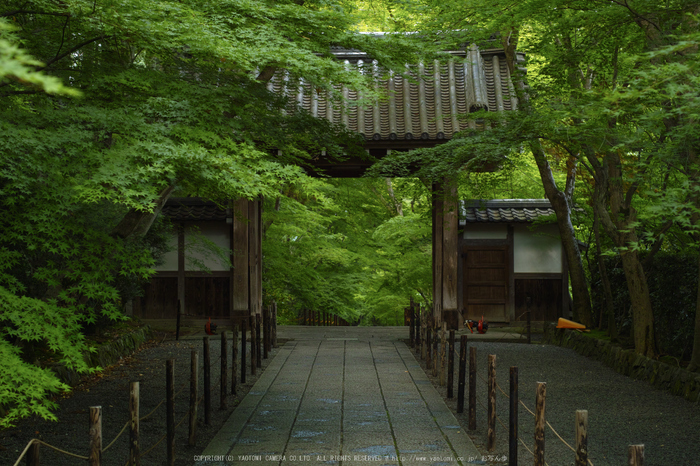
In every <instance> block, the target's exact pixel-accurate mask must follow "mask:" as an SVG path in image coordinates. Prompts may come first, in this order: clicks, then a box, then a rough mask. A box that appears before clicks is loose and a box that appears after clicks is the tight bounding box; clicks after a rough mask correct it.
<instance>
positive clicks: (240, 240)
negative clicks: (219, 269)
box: [231, 199, 250, 323]
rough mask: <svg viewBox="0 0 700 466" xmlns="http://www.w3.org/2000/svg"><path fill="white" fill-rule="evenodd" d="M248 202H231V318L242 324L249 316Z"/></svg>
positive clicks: (240, 200) (239, 200) (242, 200)
mask: <svg viewBox="0 0 700 466" xmlns="http://www.w3.org/2000/svg"><path fill="white" fill-rule="evenodd" d="M248 249H249V248H248V200H247V199H237V200H236V201H234V202H233V227H232V236H231V250H232V251H233V260H232V261H231V263H232V265H233V272H232V274H231V306H232V309H231V317H232V318H233V319H234V320H235V321H237V322H238V321H240V322H241V323H243V322H244V320H245V319H247V318H248V316H249V315H250V312H249V308H248V304H249V303H248V292H249V286H248V276H249V269H248Z"/></svg>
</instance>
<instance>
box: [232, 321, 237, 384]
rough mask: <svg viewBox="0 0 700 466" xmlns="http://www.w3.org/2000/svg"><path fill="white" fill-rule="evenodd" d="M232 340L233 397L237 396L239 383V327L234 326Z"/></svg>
mask: <svg viewBox="0 0 700 466" xmlns="http://www.w3.org/2000/svg"><path fill="white" fill-rule="evenodd" d="M231 340H232V342H231V346H232V348H231V395H235V394H236V389H237V387H236V385H237V383H238V380H237V377H238V325H234V326H233V337H232V338H231Z"/></svg>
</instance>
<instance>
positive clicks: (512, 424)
mask: <svg viewBox="0 0 700 466" xmlns="http://www.w3.org/2000/svg"><path fill="white" fill-rule="evenodd" d="M509 401H510V418H509V422H508V466H518V368H517V367H515V366H513V367H511V368H510V399H509Z"/></svg>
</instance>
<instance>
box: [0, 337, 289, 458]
mask: <svg viewBox="0 0 700 466" xmlns="http://www.w3.org/2000/svg"><path fill="white" fill-rule="evenodd" d="M162 335H163V334H162V333H161V336H160V337H159V338H158V340H157V341H153V340H152V341H150V342H148V343H147V344H146V345H144V346H142V348H141V349H140V350H139V351H138V352H136V353H135V354H134V355H132V356H131V357H129V358H125V359H123V360H122V362H121V363H120V364H117V365H115V366H112V367H110V368H109V369H108V370H106V371H104V372H103V373H102V374H101V375H99V376H97V377H94V378H92V379H91V380H89V381H86V382H85V383H83V384H81V385H80V386H78V387H76V388H75V390H74V391H73V392H72V394H71V395H70V396H68V397H65V398H63V399H60V400H58V403H59V409H58V410H57V411H56V414H57V416H58V417H59V421H58V422H49V421H44V420H43V419H41V418H36V417H35V418H28V419H24V420H23V421H21V422H20V423H19V424H18V425H17V426H16V427H15V428H12V429H7V430H4V431H0V465H13V464H14V462H15V461H16V459H17V458H18V456H19V454H20V453H21V451H22V450H23V449H24V447H25V446H26V444H27V442H28V441H29V440H30V439H31V438H39V439H41V440H43V441H45V442H47V443H49V444H51V445H55V446H57V447H59V448H61V449H64V450H66V451H70V452H72V453H76V454H79V455H87V451H88V445H89V438H88V412H89V407H90V406H102V438H103V446H105V447H106V446H107V445H108V444H109V443H110V442H112V440H113V439H114V438H115V437H116V435H117V434H118V433H119V431H120V430H121V429H122V427H123V426H124V424H125V423H126V422H127V421H128V419H129V383H130V382H131V381H136V380H139V381H140V382H141V383H140V404H141V406H140V414H141V416H142V417H143V416H145V415H146V414H148V413H150V412H151V411H152V410H153V409H154V408H155V407H156V406H157V405H158V403H160V401H161V400H164V399H165V361H166V360H167V359H170V358H175V387H176V396H175V422H176V423H177V422H179V421H180V420H181V419H183V417H184V421H183V422H182V424H181V425H180V426H179V427H178V428H177V429H176V437H175V445H176V446H175V457H176V463H175V464H176V465H178V466H188V465H192V464H194V456H195V455H197V454H199V453H200V452H201V451H202V450H203V449H204V447H206V445H207V444H208V443H209V441H210V440H211V439H212V438H213V437H214V435H215V434H216V433H217V432H218V430H219V429H220V428H221V426H222V425H223V423H224V422H225V421H226V420H227V419H228V418H229V416H230V415H231V413H232V412H233V410H234V408H235V406H237V405H238V403H239V402H240V400H241V399H242V398H243V396H245V394H246V393H248V391H249V390H250V388H251V387H252V386H253V384H254V383H255V381H256V380H257V378H258V377H259V376H260V374H261V373H262V370H260V369H258V370H257V376H256V377H253V376H251V375H250V369H248V371H247V376H246V383H245V384H240V378H239V385H238V390H237V394H236V395H235V396H234V395H229V396H228V398H227V399H228V409H226V410H220V409H219V407H220V385H219V383H220V377H219V374H220V365H221V362H220V354H221V343H220V339H219V337H216V336H212V337H211V340H210V351H211V359H212V363H211V385H212V397H211V400H212V403H211V405H212V409H211V423H210V425H209V426H206V425H204V407H203V403H202V404H200V407H199V410H198V414H199V416H198V417H199V422H198V426H197V445H196V446H194V447H189V446H187V440H188V423H189V421H188V418H187V416H186V413H187V411H188V409H189V379H190V358H191V351H192V350H193V349H196V350H198V352H199V361H200V368H201V365H202V357H203V356H202V354H203V352H202V345H203V343H202V340H201V339H197V340H184V341H182V340H181V341H180V342H175V341H167V340H166V341H165V342H163V343H160V339H161V338H163V336H162ZM230 335H231V334H230V333H229V337H230ZM279 343H280V345H281V344H283V343H284V342H282V341H280V342H279ZM229 348H230V338H229ZM276 351H277V350H274V349H273V352H272V353H271V354H270V357H269V358H268V359H263V369H264V368H265V366H267V364H268V363H269V361H271V360H272V358H273V357H274V355H275V354H276ZM239 354H240V353H239ZM249 356H250V349H249V350H248V358H249ZM228 365H229V378H230V370H231V353H230V349H229V355H228ZM239 377H240V374H239ZM203 379H204V378H203V376H202V370H201V369H200V377H199V381H200V394H201V393H202V390H203V386H204V380H203ZM230 388H231V383H230V380H229V382H228V389H229V391H230ZM180 389H182V391H180V392H179V393H178V390H180ZM165 418H166V415H165V403H163V405H161V406H160V407H159V408H158V410H157V411H156V412H155V413H154V414H153V415H152V416H150V417H148V418H147V419H145V420H142V421H141V430H140V443H141V451H142V452H145V450H146V449H148V448H150V447H151V446H152V445H154V444H155V443H156V442H157V441H158V439H160V438H161V436H163V435H164V434H165V432H166V426H165ZM128 442H129V432H128V429H126V430H125V431H124V433H123V434H122V435H121V437H120V438H119V439H118V440H117V441H116V443H114V445H113V446H112V447H110V448H109V449H108V450H107V451H105V452H104V453H103V455H102V464H103V465H105V466H124V465H125V464H126V461H127V458H128V453H129V450H128ZM165 463H166V450H165V441H162V442H161V443H160V444H159V445H158V446H157V447H155V448H154V449H153V450H152V451H151V452H149V453H148V454H147V455H146V456H144V457H143V459H142V462H141V464H143V465H161V464H165ZM21 464H25V463H24V461H22V463H21ZM41 464H42V465H51V466H64V465H65V466H67V465H83V464H86V461H85V460H81V459H78V458H71V457H68V456H65V455H63V454H60V453H57V452H54V451H53V450H51V449H49V448H47V447H44V446H42V447H41Z"/></svg>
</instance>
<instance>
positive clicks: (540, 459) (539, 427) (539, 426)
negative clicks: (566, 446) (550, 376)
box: [535, 382, 547, 466]
mask: <svg viewBox="0 0 700 466" xmlns="http://www.w3.org/2000/svg"><path fill="white" fill-rule="evenodd" d="M546 396H547V383H546V382H537V399H536V401H535V466H544V426H545V420H544V407H545V398H546Z"/></svg>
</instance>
